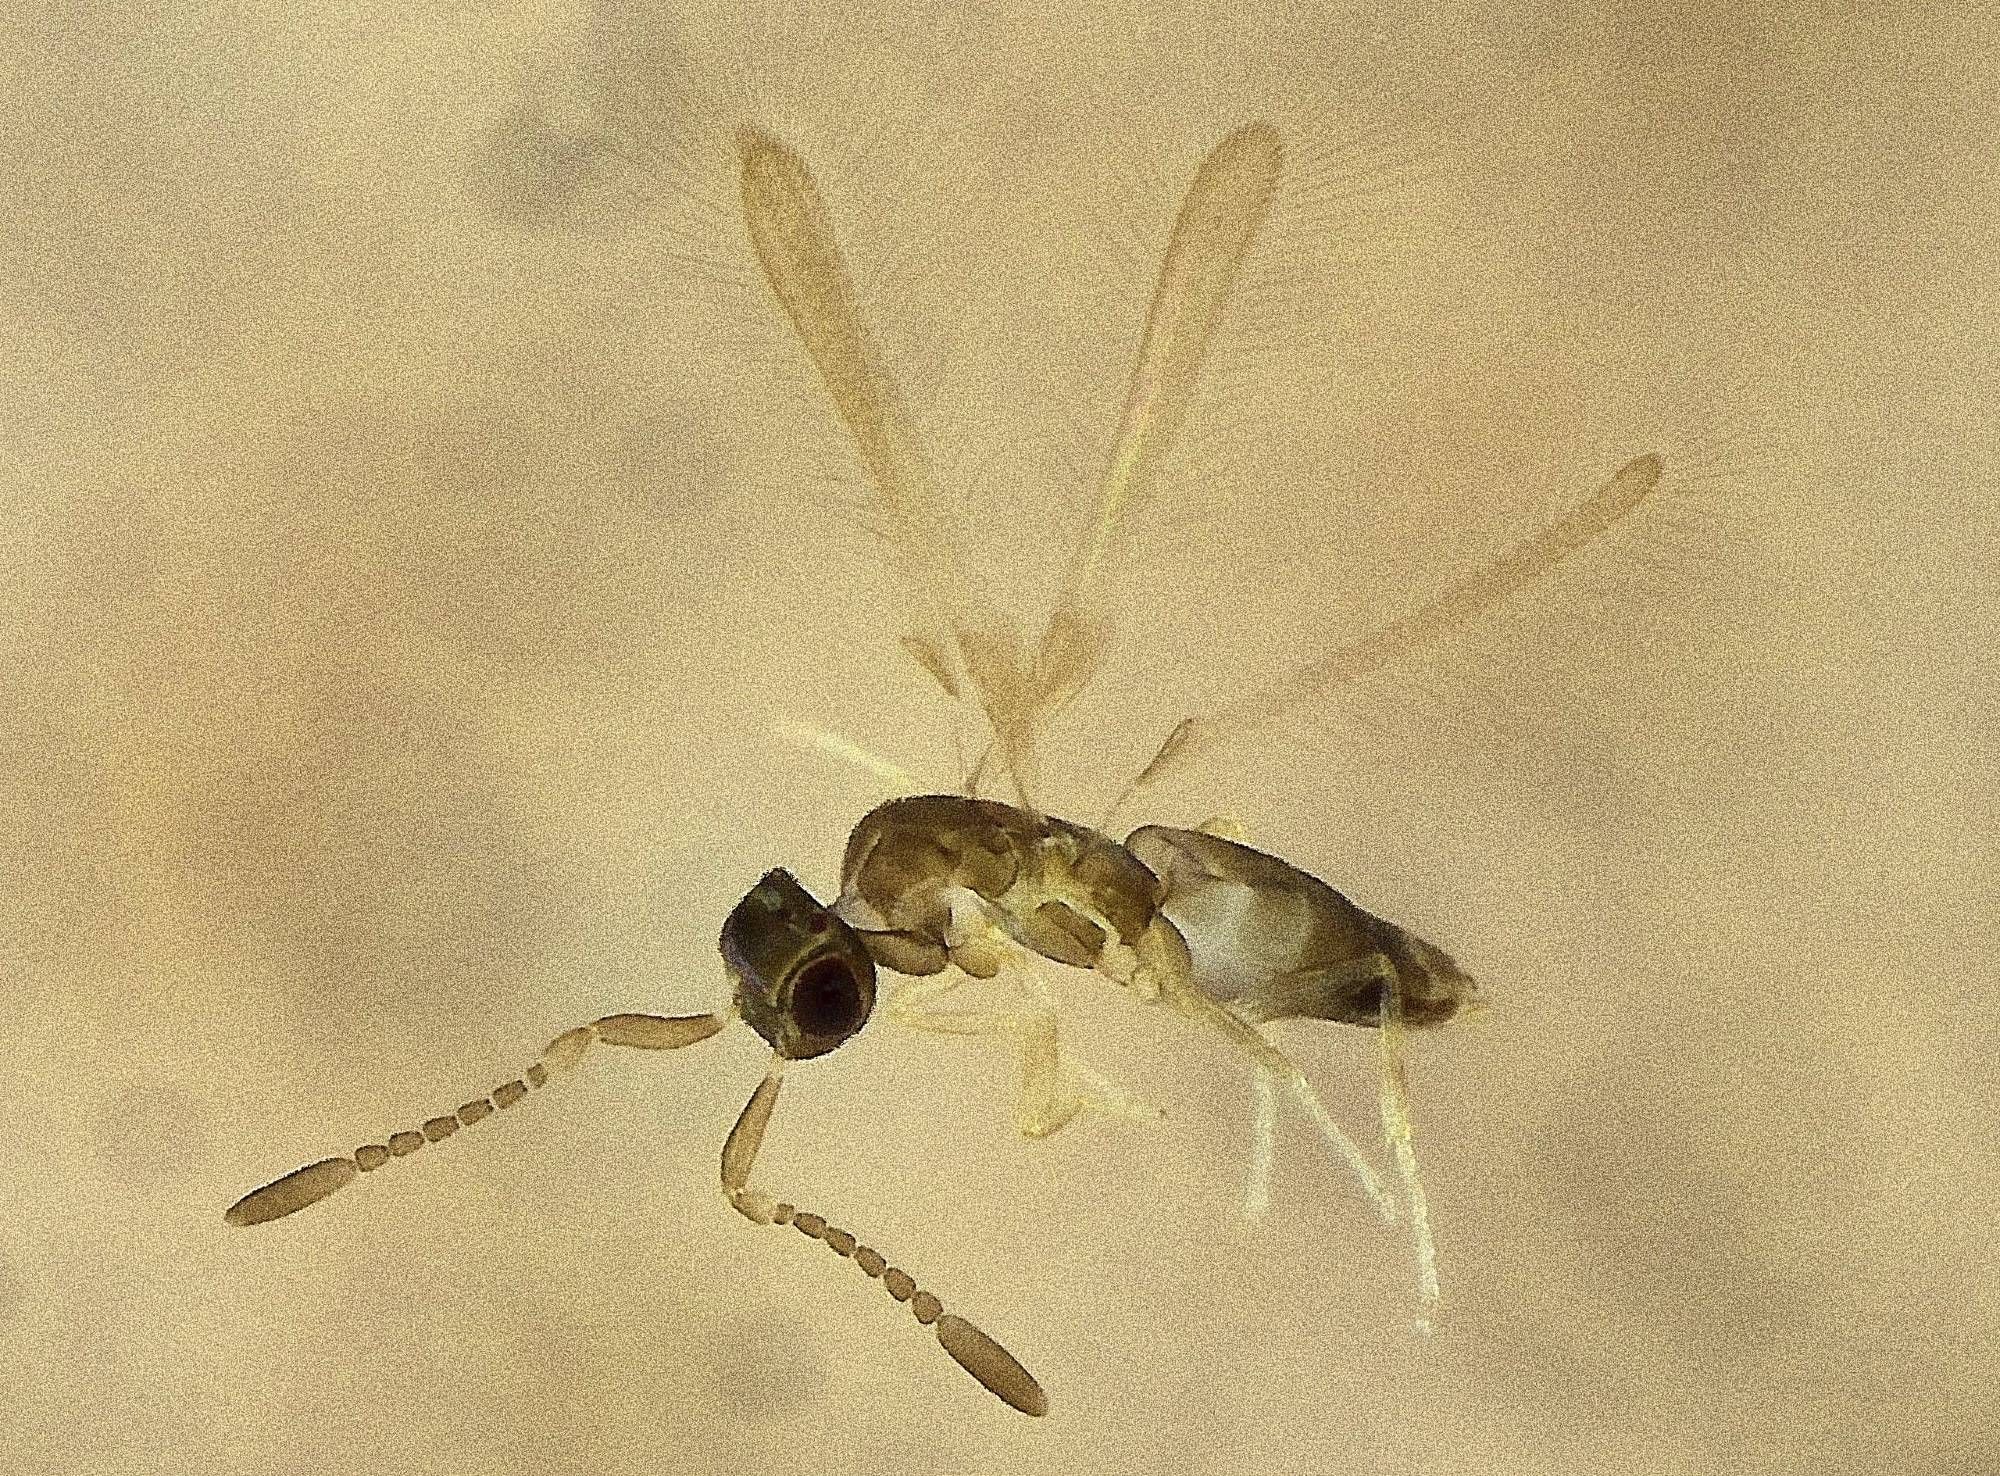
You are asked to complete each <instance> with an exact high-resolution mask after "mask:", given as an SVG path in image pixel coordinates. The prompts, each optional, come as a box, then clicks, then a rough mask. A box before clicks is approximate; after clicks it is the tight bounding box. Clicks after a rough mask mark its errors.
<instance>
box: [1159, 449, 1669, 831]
mask: <svg viewBox="0 0 2000 1476" xmlns="http://www.w3.org/2000/svg"><path fill="white" fill-rule="evenodd" d="M1661 465H1662V463H1661V459H1660V457H1659V456H1658V454H1656V453H1649V454H1647V455H1644V456H1636V457H1634V458H1633V459H1632V460H1630V461H1628V462H1626V463H1625V465H1624V466H1622V467H1620V468H1619V469H1618V471H1617V473H1616V474H1615V475H1613V476H1612V477H1611V479H1610V480H1609V481H1607V482H1605V483H1604V484H1603V485H1602V486H1601V487H1599V488H1598V489H1597V491H1596V492H1594V493H1593V494H1591V496H1590V497H1589V498H1588V499H1586V500H1585V501H1584V502H1583V503H1581V504H1580V505H1578V506H1577V507H1576V508H1575V509H1574V510H1572V511H1571V512H1569V513H1568V514H1566V515H1565V516H1563V517H1561V518H1559V519H1557V520H1556V521H1555V522H1554V523H1552V524H1550V525H1549V526H1548V527H1547V528H1545V529H1543V530H1542V531H1541V532H1540V533H1538V534H1536V535H1535V536H1534V537H1532V538H1528V539H1525V540H1523V541H1522V542H1520V543H1518V544H1516V545H1515V546H1514V547H1513V548H1511V549H1509V550H1508V551H1507V552H1506V553H1504V554H1502V555H1501V556H1500V557H1499V558H1497V559H1495V560H1493V561H1492V562H1491V563H1489V564H1486V565H1484V566H1483V567H1481V568H1479V569H1476V570H1474V571H1473V572H1472V573H1470V574H1467V575H1466V576H1464V577H1463V578H1461V579H1459V580H1457V581H1455V582H1454V583H1452V584H1450V585H1448V586H1446V588H1445V589H1444V590H1443V592H1442V593H1440V594H1439V595H1437V596H1436V598H1434V599H1432V600H1431V601H1430V602H1429V603H1427V604H1425V605H1422V606H1420V607H1418V608H1417V609H1416V610H1413V611H1411V612H1410V613H1409V614H1407V615H1404V616H1401V617H1400V618H1398V619H1396V620H1393V621H1391V622H1390V623H1389V624H1387V625H1384V626H1382V627H1380V628H1379V629H1377V630H1373V631H1371V632H1369V633H1368V634H1367V635H1364V636H1362V637H1360V638H1359V639H1357V640H1353V641H1349V642H1347V643H1346V644H1345V645H1343V646H1340V647H1339V648H1337V649H1336V650H1334V651H1332V652H1329V653H1328V654H1326V655H1324V656H1319V657H1315V658H1313V659H1311V660H1309V661H1304V662H1301V663H1300V664H1299V665H1297V666H1295V667H1293V668H1292V669H1291V670H1290V671H1289V672H1287V673H1286V674H1285V675H1284V676H1282V677H1280V678H1279V679H1278V680H1277V681H1275V682H1273V683H1271V684H1270V685H1268V686H1265V687H1262V688H1259V689H1258V690H1256V691H1253V692H1251V693H1250V694H1248V695H1247V696H1244V697H1242V698H1239V699H1238V700H1237V701H1235V702H1232V703H1230V704H1229V705H1228V706H1226V707H1222V708H1219V709H1217V710H1216V711H1214V712H1212V713H1209V714H1206V715H1204V716H1200V717H1190V718H1183V719H1182V720H1181V722H1180V723H1179V725H1178V726H1176V727H1175V728H1174V730H1173V732H1172V733H1170V734H1168V735H1167V740H1166V742H1165V743H1163V744H1161V745H1160V749H1159V751H1158V752H1157V753H1155V754H1154V755H1153V758H1152V760H1151V762H1149V763H1148V764H1147V765H1146V767H1145V769H1144V770H1142V771H1141V772H1140V774H1139V776H1138V777H1137V778H1136V779H1134V780H1133V781H1132V783H1131V785H1130V786H1129V787H1128V788H1127V789H1126V792H1125V798H1129V797H1130V796H1131V795H1132V794H1134V793H1135V792H1137V791H1138V790H1140V789H1142V788H1144V787H1145V786H1147V785H1149V784H1152V783H1154V782H1155V781H1157V780H1159V779H1160V778H1162V777H1164V776H1165V775H1166V774H1168V773H1171V772H1173V771H1175V770H1177V769H1179V768H1181V767H1182V766H1184V765H1185V764H1187V763H1188V762H1190V761H1192V760H1194V759H1196V758H1198V757H1201V756H1204V755H1206V754H1208V753H1211V752H1213V751H1214V750H1215V749H1216V748H1217V747H1218V746H1219V745H1220V744H1221V743H1222V742H1223V741H1224V740H1225V739H1227V738H1232V737H1234V736H1236V735H1238V734H1240V733H1242V732H1244V731H1245V730H1247V729H1249V728H1253V727H1257V726H1259V725H1261V724H1263V723H1267V722H1270V721H1272V720H1273V719H1276V718H1278V717H1281V716H1283V715H1285V714H1286V713H1289V712H1292V711H1294V710H1296V709H1297V708H1299V707H1302V706H1304V705H1306V704H1307V703H1309V702H1316V701H1323V700H1325V699H1326V698H1327V697H1328V696H1329V695H1331V694H1332V693H1334V692H1336V691H1338V690H1339V689H1340V688H1342V687H1344V686H1347V685H1348V684H1349V683H1351V682H1355V681H1358V680H1360V679H1361V678H1362V677H1365V676H1368V675H1369V674H1371V673H1373V672H1376V671H1380V670H1382V669H1383V668H1384V667H1387V666H1391V665H1393V664H1395V663H1397V662H1400V661H1403V660H1405V659H1407V658H1408V657H1410V656H1412V655H1414V654H1415V653H1416V652H1417V651H1419V650H1421V649H1423V648H1424V647H1426V646H1430V645H1433V644H1435V643H1436V642H1438V641H1440V640H1442V639H1444V638H1445V637H1446V636H1448V635H1450V634H1451V633H1452V632H1453V631H1456V630H1459V629H1461V628H1463V627H1464V626H1466V625H1469V624H1471V623H1472V622H1473V621H1475V620H1477V619H1478V618H1479V617H1480V616H1482V615H1484V614H1485V613H1486V612H1487V611H1489V610H1491V609H1492V608H1493V607H1494V606H1496V605H1498V604H1500V603H1501V602H1502V601H1504V600H1507V599H1510V598H1512V597H1513V596H1514V595H1517V594H1519V593H1520V592H1521V591H1522V590H1524V589H1526V588H1528V587H1529V586H1530V585H1532V584H1535V583H1537V582H1539V581H1540V580H1542V579H1544V578H1546V577H1548V576H1549V575H1550V574H1552V573H1553V572H1554V571H1555V569H1556V567H1557V566H1558V565H1560V564H1561V563H1563V561H1564V560H1566V559H1568V558H1570V557H1571V556H1573V555H1575V554H1576V553H1578V552H1580V551H1581V550H1582V549H1584V548H1586V547H1588V546H1589V545H1590V544H1592V543H1595V542H1596V541H1597V540H1599V539H1600V538H1602V537H1603V536H1604V535H1605V534H1606V533H1608V532H1610V531H1611V529H1612V528H1613V527H1615V526H1616V525H1618V524H1619V523H1621V522H1623V521H1624V520H1625V519H1626V518H1627V517H1629V516H1630V515H1631V514H1632V513H1633V512H1634V511H1636V510H1637V509H1638V507H1639V506H1640V504H1642V503H1643V502H1645V501H1646V499H1647V498H1648V497H1650V496H1651V495H1652V492H1653V489H1654V488H1655V487H1657V486H1658V485H1659V481H1660V470H1661ZM1119 803H1120V804H1121V805H1122V804H1123V803H1124V798H1121V799H1120V801H1119Z"/></svg>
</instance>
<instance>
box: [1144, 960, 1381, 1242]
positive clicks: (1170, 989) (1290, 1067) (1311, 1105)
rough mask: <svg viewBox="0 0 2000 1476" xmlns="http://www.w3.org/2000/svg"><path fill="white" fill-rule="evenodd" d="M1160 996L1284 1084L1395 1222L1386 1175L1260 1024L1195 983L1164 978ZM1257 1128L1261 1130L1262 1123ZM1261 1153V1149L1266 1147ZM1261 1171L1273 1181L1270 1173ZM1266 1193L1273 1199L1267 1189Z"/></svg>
mask: <svg viewBox="0 0 2000 1476" xmlns="http://www.w3.org/2000/svg"><path fill="white" fill-rule="evenodd" d="M1160 998H1161V999H1162V1000H1163V1001H1164V1002H1166V1003H1168V1004H1170V1005H1172V1006H1173V1007H1174V1008H1175V1009H1176V1010H1178V1011H1180V1012H1181V1013H1182V1014H1184V1015H1187V1016H1189V1017H1191V1018H1193V1019H1196V1020H1200V1021H1202V1022H1203V1023H1204V1024H1207V1025H1208V1026H1210V1027H1211V1028H1213V1029H1215V1030H1217V1031H1219V1032H1221V1034H1222V1035H1224V1036H1225V1037H1227V1038H1228V1039H1229V1041H1230V1042H1231V1043H1232V1044H1233V1045H1235V1046H1236V1048H1237V1049H1238V1050H1240V1051H1242V1052H1243V1054H1244V1055H1245V1056H1247V1057H1249V1059H1250V1064H1251V1065H1252V1066H1253V1067H1254V1068H1256V1069H1257V1070H1258V1071H1259V1072H1260V1073H1263V1074H1268V1075H1269V1076H1270V1077H1271V1078H1272V1079H1273V1081H1275V1082H1282V1083H1283V1084H1284V1086H1285V1087H1286V1089H1287V1090H1288V1091H1290V1093H1291V1094H1292V1097H1293V1099H1294V1100H1296V1101H1297V1102H1298V1103H1299V1105H1300V1106H1302V1107H1303V1108H1305V1111H1306V1115H1307V1116H1308V1117H1310V1118H1311V1119H1312V1121H1313V1125H1314V1126H1315V1127H1317V1128H1318V1129H1319V1130H1320V1135H1321V1136H1322V1137H1324V1138H1325V1139H1326V1141H1327V1145H1328V1146H1329V1147H1331V1148H1332V1149H1333V1150H1334V1152H1335V1153H1337V1154H1338V1155H1339V1156H1340V1159H1341V1161H1342V1162H1343V1163H1345V1164H1346V1165H1347V1167H1348V1168H1349V1169H1350V1170H1351V1171H1352V1172H1353V1174H1354V1177H1355V1178H1356V1179H1357V1180H1359V1181H1360V1183H1361V1188H1362V1192H1363V1193H1365V1194H1366V1195H1367V1196H1368V1199H1369V1202H1370V1203H1372V1204H1373V1205H1374V1206H1375V1210H1376V1212H1377V1213H1378V1214H1380V1215H1381V1216H1382V1218H1383V1220H1384V1221H1385V1222H1386V1223H1389V1224H1394V1223H1395V1221H1396V1200H1395V1196H1394V1195H1392V1194H1390V1193H1389V1191H1388V1189H1387V1188H1386V1187H1384V1185H1383V1183H1382V1178H1381V1175H1379V1174H1377V1173H1376V1172H1375V1167H1374V1165H1373V1164H1371V1163H1369V1162H1368V1158H1367V1156H1366V1155H1365V1154H1364V1153H1362V1151H1361V1149H1360V1148H1359V1147H1357V1146H1356V1144H1355V1142H1354V1140H1353V1139H1352V1138H1350V1137H1348V1135H1347V1134H1346V1133H1344V1132H1342V1131H1341V1128H1340V1125H1339V1124H1338V1123H1336V1122H1335V1121H1334V1120H1333V1114H1332V1113H1330V1112H1328V1111H1327V1110H1326V1104H1325V1103H1323V1102H1321V1101H1320V1099H1319V1093H1318V1092H1316V1091H1314V1090H1313V1086H1312V1083H1311V1082H1310V1081H1308V1080H1307V1079H1306V1074H1305V1073H1304V1072H1303V1071H1301V1070H1300V1069H1299V1067H1298V1064H1297V1063H1296V1062H1294V1061H1293V1060H1292V1058H1291V1057H1290V1056H1287V1055H1286V1054H1285V1053H1284V1052H1283V1051H1282V1050H1280V1049H1279V1048H1278V1047H1277V1046H1276V1045H1275V1044H1274V1043H1273V1042H1271V1041H1270V1040H1269V1039H1267V1038H1266V1037H1265V1035H1264V1033H1263V1032H1262V1031H1261V1030H1259V1029H1258V1028H1257V1027H1256V1026H1255V1025H1252V1024H1251V1023H1250V1022H1249V1021H1247V1020H1245V1019H1243V1018H1242V1017H1240V1016H1238V1015H1236V1014H1235V1013H1233V1012H1232V1011H1230V1010H1229V1009H1227V1008H1226V1007H1224V1006H1223V1005H1220V1004H1217V1003H1216V1002H1215V1001H1214V1000H1212V999H1210V998H1209V997H1208V996H1207V995H1205V994H1203V993H1202V992H1201V991H1200V990H1199V989H1197V988H1195V986H1194V983H1193V981H1192V980H1187V979H1172V978H1166V979H1163V980H1162V981H1161V987H1160ZM1273 1116H1274V1121H1273V1122H1272V1125H1271V1126H1272V1132H1273V1135H1274V1136H1275V1132H1276V1123H1275V1113H1274V1114H1273ZM1258 1130H1259V1131H1260V1132H1261V1131H1262V1124H1261V1123H1260V1125H1259V1129H1258ZM1258 1151H1259V1152H1261V1151H1262V1150H1261V1147H1260V1148H1259V1150H1258ZM1252 1172H1253V1175H1254V1174H1256V1173H1258V1172H1259V1170H1257V1169H1256V1168H1254V1167H1253V1170H1252ZM1262 1172H1263V1174H1264V1177H1265V1179H1266V1181H1267V1182H1268V1169H1266V1170H1263V1171H1262ZM1254 1188H1255V1180H1254V1178H1253V1183H1252V1189H1253V1191H1254ZM1265 1192H1266V1196H1267V1198H1268V1193H1269V1191H1268V1188H1267V1189H1266V1191H1265ZM1253 1203H1254V1201H1253Z"/></svg>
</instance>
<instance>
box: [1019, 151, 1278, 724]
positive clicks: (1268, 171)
mask: <svg viewBox="0 0 2000 1476" xmlns="http://www.w3.org/2000/svg"><path fill="white" fill-rule="evenodd" d="M1283 160H1284V150H1283V146H1282V144H1281V142H1280V140H1279V137H1278V131H1277V130H1276V129H1275V128H1273V127H1272V126H1271V125H1270V124H1268V123H1249V124H1245V125H1244V126H1243V127H1241V128H1238V129H1237V130H1236V131H1235V132H1233V133H1231V134H1230V135H1229V136H1228V137H1226V138H1224V139H1223V140H1222V141H1221V142H1220V143H1218V144H1216V146H1215V147H1214V148H1213V149H1211V150H1209V152H1208V155H1207V157H1206V158H1204V159H1203V160H1202V162H1201V165H1200V167H1199V168H1198V169H1197V170H1196V171H1195V175H1194V178H1193V180H1192V181H1191V182H1190V183H1189V185H1188V189H1187V194H1186V195H1185V196H1184V197H1183V198H1182V200H1181V207H1180V212H1179V214H1178V215H1176V217H1175V219H1174V226H1173V230H1172V232H1171V233H1170V234H1169V235H1168V237H1167V249H1166V254H1165V255H1164V256H1163V257H1162V259H1161V261H1160V272H1159V276H1158V278H1157V280H1156V281H1155V283H1154V287H1153V300H1152V305H1151V307H1150V308H1149V309H1148V311H1147V314H1146V323H1145V327H1144V329H1143V331H1142V333H1141V335H1140V339H1139V353H1138V357H1137V359H1136V360H1135V361H1134V363H1133V365H1132V378H1131V381H1130V384H1129V385H1128V387H1127V389H1126V392H1125V403H1124V408H1123V410H1122V412H1121V413H1120V416H1119V421H1118V431H1117V435H1116V437H1115V438H1114V440H1113V442H1112V446H1111V453H1110V459H1109V461H1108V463H1107V465H1106V467H1105V472H1104V479H1103V483H1102V485H1101V487H1100V488H1099V494H1098V507H1097V513H1096V516H1095V517H1094V518H1093V520H1092V521H1091V523H1090V525H1089V527H1088V528H1087V529H1086V530H1085V531H1084V534H1083V537H1082V538H1081V540H1080V541H1079V543H1078V544H1077V547H1076V550H1075V553H1074V555H1073V557H1072V558H1071V560H1070V563H1069V567H1068V570H1067V572H1066V574H1065V577H1064V580H1063V584H1062V587H1061V589H1060V590H1059V591H1058V593H1057V597H1056V602H1055V606H1054V608H1053V610H1052V612H1051V614H1050V617H1049V622H1048V625H1047V627H1046V628H1045V629H1044V631H1043V633H1042V639H1041V643H1040V645H1039V647H1038V648H1037V651H1036V656H1035V666H1034V672H1033V685H1032V690H1031V692H1030V694H1029V695H1030V699H1031V706H1030V710H1029V712H1028V714H1027V724H1028V731H1027V732H1025V733H1024V734H1022V735H1020V736H1019V738H1018V739H1017V742H1018V743H1019V744H1020V745H1021V747H1022V748H1023V749H1024V750H1025V749H1027V748H1029V747H1030V746H1031V745H1032V743H1033V741H1034V738H1035V736H1036V732H1037V730H1038V729H1039V728H1040V726H1041V725H1042V724H1044V723H1046V721H1047V720H1048V719H1049V718H1051V717H1052V716H1053V715H1054V714H1055V713H1056V712H1057V711H1058V710H1059V709H1060V708H1061V707H1062V706H1063V705H1064V704H1065V703H1067V702H1068V701H1069V700H1070V699H1071V698H1073V697H1074V696H1076V694H1077V693H1079V692H1081V691H1082V690H1083V689H1084V687H1085V686H1087V685H1088V684H1089V682H1090V680H1091V678H1092V677H1093V676H1095V675H1096V673H1097V670H1098V668H1099V667H1100V666H1101V665H1102V663H1103V659H1104V653H1105V650H1106V648H1107V647H1108V646H1109V644H1110V640H1111V634H1112V626H1111V612H1110V609H1109V607H1108V605H1107V603H1106V601H1105V600H1104V590H1103V581H1104V572H1105V566H1106V564H1107V562H1108V561H1109V559H1110V557H1111V555H1112V552H1113V551H1114V549H1115V548H1116V546H1117V542H1118V538H1119V535H1120V533H1121V532H1122V531H1123V528H1124V526H1125V524H1126V523H1127V521H1128V520H1129V519H1130V517H1131V515H1132V514H1133V513H1134V512H1135V511H1137V510H1138V508H1139V507H1140V506H1141V505H1143V504H1144V502H1145V501H1146V499H1147V498H1148V497H1149V496H1150V495H1151V494H1152V492H1153V490H1154V487H1155V484H1156V483H1157V481H1158V478H1159V474H1160V469H1161V467H1162V466H1163V465H1164V464H1165V462H1166V460H1167V458H1168V456H1169V455H1170V454H1171V453H1172V451H1173V448H1174V443H1175V441H1176V439H1177V438H1178V437H1179V435H1180V432H1181V428H1182V426H1183V425H1184V424H1185V422H1186V420H1187V415H1188V410H1189V407H1190V406H1191V405H1192V404H1193V402H1194V396H1195V390H1196V388H1197V386H1198V384H1199V382H1200V378H1201V370H1202V364H1203V362H1204V361H1205V360H1206V358H1207V356H1208V350H1209V345H1210V343H1211V342H1212V340H1213V339H1214V336H1215V331H1216V328H1217V327H1218V325H1219V324H1220V323H1221V321H1222V316H1223V313H1224V311H1225V309H1226V308H1227V306H1228V302H1229V297H1230V293H1231V291H1232V290H1233V288H1234V287H1235V284H1236V278H1237V274H1238V272H1239V271H1240V269H1241V267H1242V264H1243V259H1244V257H1245V256H1246V255H1247V254H1248V253H1249V250H1250V247H1251V244H1252V243H1253V241H1254V240H1255V239H1256V235H1257V229H1258V226H1259V225H1260V224H1261V223H1262V221H1263V219H1264V215H1265V213H1266V211H1267V209H1268V208H1269V206H1270V202H1271V196H1272V194H1273V193H1274V192H1275V191H1276V189H1277V185H1278V178H1279V174H1280V172H1281V170H1282V167H1283Z"/></svg>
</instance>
